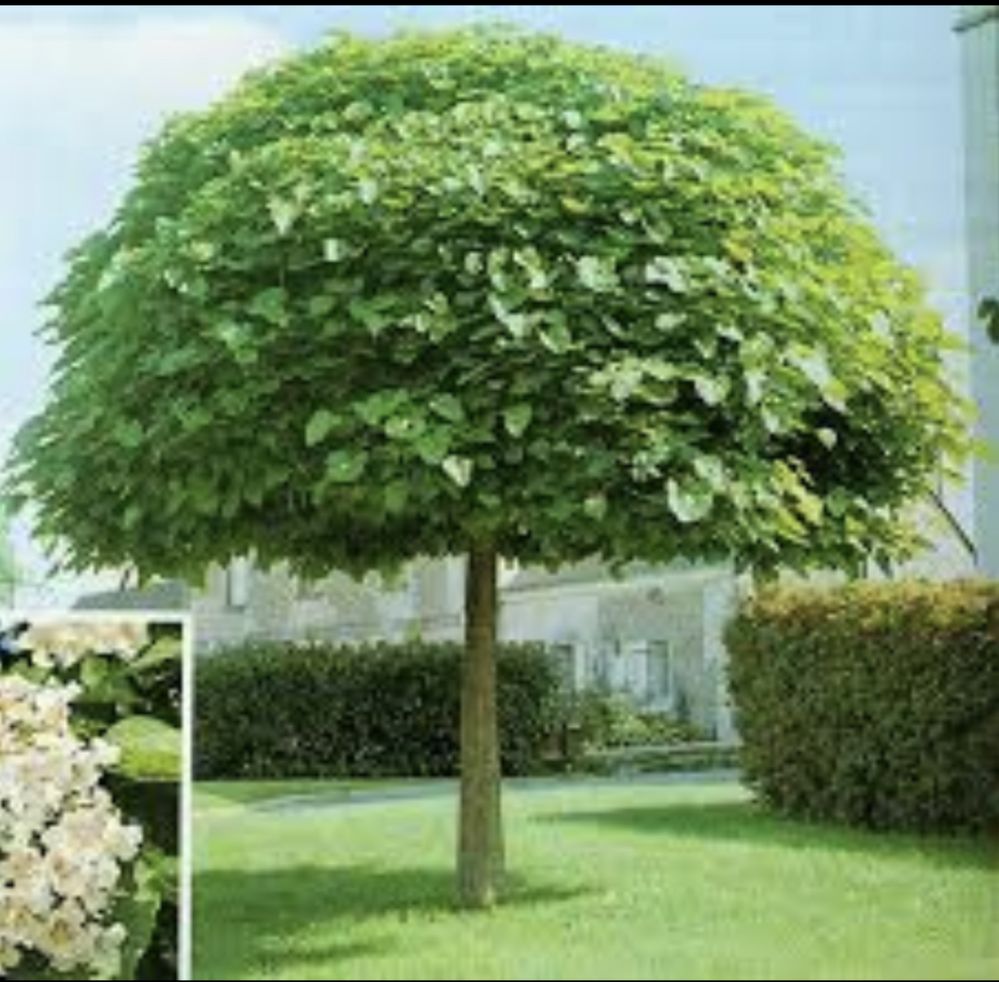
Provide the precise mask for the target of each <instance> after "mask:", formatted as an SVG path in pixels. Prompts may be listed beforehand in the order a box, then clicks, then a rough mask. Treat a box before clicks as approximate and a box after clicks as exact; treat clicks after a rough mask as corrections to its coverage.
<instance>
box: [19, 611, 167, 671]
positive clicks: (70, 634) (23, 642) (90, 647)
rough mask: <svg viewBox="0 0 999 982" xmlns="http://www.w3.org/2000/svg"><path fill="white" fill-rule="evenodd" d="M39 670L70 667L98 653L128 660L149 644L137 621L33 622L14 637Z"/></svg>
mask: <svg viewBox="0 0 999 982" xmlns="http://www.w3.org/2000/svg"><path fill="white" fill-rule="evenodd" d="M17 643H18V647H20V648H23V649H26V650H27V651H29V652H30V653H31V660H32V661H33V662H34V663H35V664H36V665H38V666H39V667H41V668H61V669H66V668H72V667H73V666H74V665H75V664H76V663H77V662H79V661H80V660H81V659H83V658H84V657H86V656H87V655H90V654H93V653H95V652H98V653H100V654H105V655H116V656H117V657H119V658H122V659H124V660H125V661H130V660H131V659H132V658H134V657H135V656H136V654H138V652H139V651H141V650H142V649H143V648H144V647H145V646H146V645H147V644H148V643H149V632H148V630H147V629H146V625H145V624H143V623H142V622H141V621H67V620H34V621H33V622H32V624H31V626H30V627H29V628H28V629H27V630H26V631H25V632H24V633H23V634H22V635H21V636H20V637H19V638H18V642H17Z"/></svg>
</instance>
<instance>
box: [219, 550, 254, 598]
mask: <svg viewBox="0 0 999 982" xmlns="http://www.w3.org/2000/svg"><path fill="white" fill-rule="evenodd" d="M249 600H250V561H249V559H246V558H242V559H234V560H233V561H232V562H231V563H230V564H229V568H228V569H227V570H226V571H225V601H226V606H228V607H231V608H232V609H234V610H245V609H246V605H247V604H248V603H249Z"/></svg>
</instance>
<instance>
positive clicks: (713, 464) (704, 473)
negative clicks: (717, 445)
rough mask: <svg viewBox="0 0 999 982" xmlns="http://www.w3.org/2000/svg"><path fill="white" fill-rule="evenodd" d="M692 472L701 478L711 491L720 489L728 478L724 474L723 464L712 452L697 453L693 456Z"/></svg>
mask: <svg viewBox="0 0 999 982" xmlns="http://www.w3.org/2000/svg"><path fill="white" fill-rule="evenodd" d="M694 473H695V474H697V476H698V477H699V478H701V479H702V480H703V481H704V482H705V483H706V484H707V485H708V487H710V488H711V490H712V491H722V490H723V489H724V488H725V486H726V484H727V483H728V479H727V477H726V475H725V465H724V464H722V462H721V460H720V459H719V458H718V457H715V456H713V455H712V454H699V455H698V456H697V457H695V458H694Z"/></svg>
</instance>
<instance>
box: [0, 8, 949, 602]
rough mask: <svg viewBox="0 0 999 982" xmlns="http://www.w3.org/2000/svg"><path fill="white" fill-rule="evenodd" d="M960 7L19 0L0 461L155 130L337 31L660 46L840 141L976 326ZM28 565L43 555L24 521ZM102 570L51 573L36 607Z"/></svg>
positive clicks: (905, 249)
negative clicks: (83, 259) (97, 242)
mask: <svg viewBox="0 0 999 982" xmlns="http://www.w3.org/2000/svg"><path fill="white" fill-rule="evenodd" d="M956 10H957V8H956V7H953V6H944V5H939V6H918V7H917V6H899V7H887V6H823V7H820V6H792V7H777V6H741V7H735V6H710V7H709V6H627V5H625V6H604V5H595V6H587V7H582V6H573V5H540V4H539V5H506V6H495V5H494V6H487V5H479V6H474V5H450V6H418V5H386V6H355V5H350V4H346V5H334V6H277V5H259V6H228V7H223V6H211V5H209V6H198V7H194V6H141V7H140V6H118V7H102V6H86V5H79V6H49V7H34V6H7V7H4V8H0V459H2V458H3V457H5V456H6V452H7V447H8V445H9V440H10V438H11V436H12V435H13V433H14V432H15V431H16V430H17V428H18V426H19V425H20V424H21V423H22V422H23V421H24V420H25V419H26V418H27V417H28V416H30V415H31V414H32V413H34V412H37V411H38V409H39V408H40V407H41V406H42V405H43V403H44V398H45V385H46V376H47V372H48V369H49V366H50V364H51V362H52V360H53V357H54V354H55V353H54V352H53V351H52V350H50V349H48V348H47V347H46V346H45V345H44V344H43V343H42V342H41V341H40V340H39V338H38V337H37V336H36V332H37V329H38V327H39V326H40V325H41V323H42V322H43V320H44V311H42V310H41V309H40V308H39V301H40V300H41V299H42V298H43V297H44V296H45V294H46V293H47V291H48V290H49V289H50V288H51V287H52V286H53V285H54V284H55V283H56V282H57V280H58V278H59V274H60V269H61V261H62V256H63V255H64V254H65V252H66V250H67V249H69V248H70V247H71V246H72V245H73V244H74V243H75V242H77V241H79V240H80V239H81V238H82V237H83V236H84V235H86V234H87V233H88V232H90V231H92V230H93V229H94V228H96V227H99V226H100V225H101V224H102V223H103V222H106V221H107V219H108V218H109V216H110V214H111V212H112V210H113V208H114V205H115V203H116V201H117V200H118V199H119V198H120V197H121V195H122V194H123V193H124V192H125V190H126V189H127V188H128V186H129V181H130V173H131V168H132V166H133V163H134V161H135V159H136V154H137V151H138V149H139V147H140V145H141V144H142V142H143V141H144V140H146V139H148V138H150V137H151V136H152V135H154V134H155V133H156V132H157V130H158V129H159V127H160V126H161V125H162V124H163V122H164V120H165V119H166V118H168V116H169V115H170V114H172V113H174V112H178V111H182V110H190V109H197V108H199V107H203V106H207V105H209V104H210V103H211V102H212V101H213V100H214V99H215V98H217V97H218V96H219V95H220V94H221V93H222V92H224V91H225V90H226V89H227V88H228V87H230V86H231V85H232V84H233V83H234V82H235V81H236V80H237V79H238V78H239V76H240V75H241V74H242V73H243V72H245V71H246V70H247V69H249V68H251V67H253V66H256V65H259V64H262V63H266V62H268V61H271V60H274V59H276V58H280V57H282V56H285V55H287V54H289V53H291V52H293V51H295V50H296V49H300V48H302V47H307V46H309V45H311V44H313V43H315V41H316V40H317V39H319V38H320V37H322V35H323V34H325V33H326V32H328V31H330V30H336V29H347V30H351V31H354V32H357V33H360V34H365V35H377V34H384V33H387V32H389V31H391V30H393V29H395V28H398V27H404V26H406V27H412V26H421V27H440V26H446V25H447V24H451V23H455V22H459V21H461V22H467V21H482V20H488V21H507V22H514V23H519V24H523V25H525V26H528V27H533V28H538V29H544V30H548V31H553V32H556V33H559V34H562V35H564V36H566V37H569V38H573V39H577V40H580V41H587V42H595V43H601V44H606V45H611V46H614V47H618V48H622V49H626V50H632V51H643V52H652V53H656V54H659V55H664V56H666V57H668V58H670V59H671V60H672V61H673V62H674V63H676V64H678V65H679V66H680V67H682V68H683V69H684V70H685V71H686V72H687V73H688V74H689V75H690V76H691V77H692V78H694V79H696V80H698V81H703V82H706V83H711V84H720V85H727V86H733V85H734V86H738V87H742V88H746V89H750V90H753V91H756V92H762V93H764V94H767V95H769V96H771V97H772V98H773V99H774V100H775V101H776V102H777V103H778V104H779V105H780V106H782V107H783V108H784V109H785V110H787V111H789V112H790V113H791V114H792V115H793V116H794V117H795V118H796V119H797V120H798V121H799V122H800V123H801V124H802V125H803V126H804V127H805V128H806V129H808V130H810V131H811V132H812V133H814V134H815V135H817V136H820V137H823V138H825V139H827V140H830V141H831V142H833V143H835V144H837V145H838V146H839V147H840V148H841V150H842V152H843V161H842V169H843V173H844V176H845V179H846V181H847V183H848V185H849V187H850V188H851V189H852V190H853V192H854V193H855V194H856V196H857V197H859V198H860V199H861V200H862V201H863V202H864V203H865V204H866V206H867V207H868V208H869V210H870V213H871V216H872V219H873V221H874V222H875V224H876V225H877V226H878V227H879V228H880V229H881V231H882V233H883V234H884V236H885V237H886V239H887V241H888V242H889V243H890V244H891V245H892V246H893V247H894V248H895V249H896V251H897V252H898V253H899V254H900V255H901V256H902V257H903V258H904V259H905V260H907V261H908V262H910V263H911V264H913V265H914V266H916V267H918V268H919V269H921V270H922V271H923V273H924V275H925V276H926V278H927V280H928V282H929V284H930V287H931V290H932V297H933V300H934V302H935V303H936V304H937V306H938V307H939V308H940V309H941V310H942V311H943V312H944V314H945V315H946V316H947V317H948V319H949V321H950V323H951V325H952V327H953V328H954V329H955V330H963V319H964V313H965V312H964V299H963V297H964V288H965V283H964V276H965V269H964V262H965V257H964V244H963V221H964V218H963V211H962V180H963V177H962V146H961V140H962V134H961V112H960V105H961V103H960V65H959V49H958V41H957V37H956V35H955V34H954V33H953V31H952V25H953V22H954V19H955V16H956ZM14 542H15V547H16V549H17V552H18V555H19V556H20V558H21V561H22V564H23V565H24V566H25V567H26V569H27V571H28V575H29V579H31V580H34V581H39V582H40V581H42V580H43V579H44V575H43V574H44V563H43V562H42V560H41V557H40V553H39V551H38V549H37V548H36V547H35V545H34V544H33V543H32V542H31V541H30V536H29V531H28V529H27V527H26V525H25V523H24V522H23V521H21V522H19V523H18V524H17V526H16V528H15V532H14ZM94 582H95V581H91V580H88V581H75V580H74V581H69V580H64V581H56V580H46V581H45V585H44V586H41V585H39V586H38V587H37V588H36V589H34V590H28V591H27V592H26V593H25V594H24V601H23V602H28V603H42V604H55V603H64V602H67V601H68V600H70V599H72V598H73V597H74V596H75V595H76V594H78V593H79V592H81V590H85V589H89V588H91V587H92V586H93V585H94Z"/></svg>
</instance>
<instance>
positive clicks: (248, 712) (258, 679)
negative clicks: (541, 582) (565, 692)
mask: <svg viewBox="0 0 999 982" xmlns="http://www.w3.org/2000/svg"><path fill="white" fill-rule="evenodd" d="M460 662H461V647H460V646H459V645H457V644H453V643H426V642H404V643H400V644H389V643H380V644H374V645H365V646H362V647H354V646H341V647H331V646H327V645H288V644H283V643H276V642H275V643H251V644H247V645H241V646H238V647H234V648H230V649H228V650H227V651H224V652H221V653H219V654H217V655H211V656H206V657H204V658H202V659H201V660H200V663H199V666H198V698H197V703H196V706H197V710H196V715H197V723H196V739H195V754H196V770H197V774H198V776H199V777H202V778H234V777H245V778H277V777H339V776H358V777H360V776H364V777H366V776H373V775H414V776H416V775H452V774H455V773H457V764H458V693H459V672H460ZM498 671H499V688H498V703H499V717H500V743H501V747H502V759H503V769H504V772H505V773H507V774H523V773H526V772H529V771H532V770H537V769H538V767H539V766H540V764H541V761H542V756H543V754H544V752H545V751H546V749H547V748H548V747H549V745H550V743H551V739H552V734H553V732H554V731H555V729H556V727H557V724H558V720H559V714H558V707H559V699H560V694H559V681H558V674H557V670H556V668H555V666H554V664H553V662H552V660H551V659H550V658H549V657H547V655H546V653H545V651H544V649H543V648H542V647H541V646H540V645H501V646H500V647H499V650H498Z"/></svg>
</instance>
